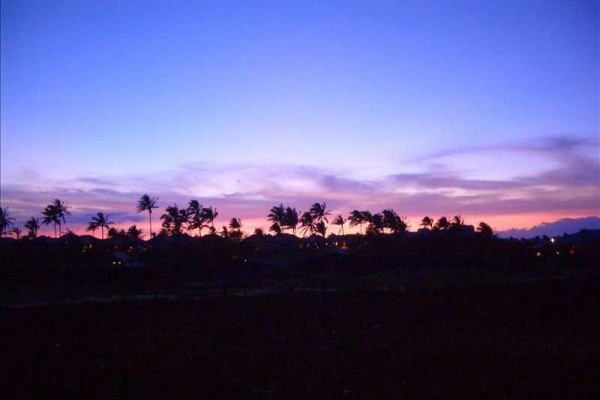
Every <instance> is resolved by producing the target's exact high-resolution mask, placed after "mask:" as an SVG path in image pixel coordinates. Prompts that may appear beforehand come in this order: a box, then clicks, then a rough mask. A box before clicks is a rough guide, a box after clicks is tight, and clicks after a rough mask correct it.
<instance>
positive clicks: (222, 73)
mask: <svg viewBox="0 0 600 400" xmlns="http://www.w3.org/2000/svg"><path fill="white" fill-rule="evenodd" d="M599 15H600V9H599V5H598V2H597V1H595V0H590V1H583V0H581V1H578V0H569V1H566V0H565V1H553V0H542V1H533V0H531V1H529V0H518V1H506V0H504V1H493V0H491V1H485V2H482V1H373V0H370V1H349V0H346V1H302V0H299V1H293V2H292V1H290V2H288V1H252V2H247V1H217V2H214V1H210V2H209V1H194V2H179V1H173V2H164V1H159V2H153V1H139V2H136V1H128V2H123V1H102V2H100V1H89V2H88V1H85V2H84V1H52V2H40V1H20V0H7V1H2V3H1V28H0V29H1V64H0V67H1V86H0V95H1V98H0V106H1V120H0V127H1V137H0V140H1V141H0V144H1V147H0V156H1V159H0V167H1V170H0V171H1V174H0V183H1V185H0V188H1V203H2V207H9V210H10V213H11V215H12V216H13V217H15V218H16V219H17V223H18V224H22V223H24V221H25V219H27V218H29V217H31V216H39V214H40V212H41V210H42V209H43V208H44V207H45V205H46V204H48V203H50V201H51V200H52V199H54V198H57V197H58V198H60V199H61V200H63V201H66V202H67V203H68V204H69V205H70V206H71V207H72V209H71V212H72V216H71V217H70V218H69V220H68V223H67V227H68V228H70V229H73V230H74V231H76V232H78V233H82V231H83V227H84V226H85V224H86V222H87V221H89V219H90V217H91V216H92V215H93V214H95V213H96V212H104V213H108V214H110V215H111V219H112V220H114V221H116V222H118V223H119V224H120V225H123V226H126V225H129V224H131V223H138V224H140V226H142V227H144V228H146V225H145V224H146V216H145V215H141V214H136V212H135V205H136V203H137V199H139V197H140V196H141V195H142V194H144V193H148V194H149V195H151V196H158V197H159V202H158V205H159V206H160V207H161V210H162V209H164V207H166V206H168V205H173V204H178V205H180V206H185V205H186V204H187V202H188V201H189V200H190V199H191V198H195V199H198V200H199V201H200V203H201V204H203V205H205V206H208V205H212V206H213V207H216V208H217V209H218V210H219V213H220V214H219V217H218V219H217V221H216V222H217V224H219V225H220V224H225V223H226V222H227V221H228V219H230V218H231V217H234V216H235V217H240V218H241V219H242V223H243V224H244V227H245V229H246V230H252V229H253V228H255V227H263V228H267V227H268V222H267V221H266V215H267V213H268V211H269V209H270V208H271V207H272V206H273V205H275V204H279V203H283V204H284V205H289V206H293V207H296V208H297V209H299V210H307V209H308V208H309V207H310V205H311V204H312V203H314V202H326V203H327V206H328V208H331V209H333V213H334V214H338V213H340V214H342V215H347V214H348V213H349V212H350V211H351V210H353V209H360V210H364V209H369V210H371V211H380V210H382V209H384V208H392V209H394V210H396V211H397V212H398V213H399V214H400V215H403V216H407V217H408V218H409V220H410V221H411V227H412V229H413V230H415V229H417V228H418V225H419V222H420V220H421V218H422V217H423V216H425V215H430V216H432V217H434V218H437V217H439V216H441V215H449V216H453V215H455V214H461V215H462V216H463V217H464V218H465V219H466V221H467V223H471V224H475V225H476V224H477V223H479V221H482V220H483V221H486V222H488V223H489V224H490V225H492V227H494V228H495V229H496V230H507V229H511V228H514V229H528V228H531V227H532V226H536V225H540V224H543V223H545V222H552V221H556V220H559V219H564V218H570V219H573V218H575V219H577V218H584V217H589V216H599V215H600V172H599V171H600V133H599V123H600V121H599V110H600V101H599V97H600V96H599V90H600V80H599V70H600V62H599V60H600V55H599V54H600V39H599V38H600V22H599V18H600V17H599ZM161 210H159V212H160V211H161ZM155 218H156V219H155V226H157V225H158V219H157V218H158V216H156V217H155ZM331 229H334V230H335V231H337V228H333V227H331V228H330V232H332V231H331ZM48 232H49V230H48ZM146 233H147V232H146Z"/></svg>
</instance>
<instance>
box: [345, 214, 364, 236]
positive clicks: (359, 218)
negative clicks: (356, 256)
mask: <svg viewBox="0 0 600 400" xmlns="http://www.w3.org/2000/svg"><path fill="white" fill-rule="evenodd" d="M348 221H350V227H353V226H356V225H359V226H360V234H361V235H362V233H363V231H362V224H363V223H364V222H365V216H364V214H363V213H362V212H360V211H358V210H353V211H352V212H351V213H350V216H349V217H348Z"/></svg>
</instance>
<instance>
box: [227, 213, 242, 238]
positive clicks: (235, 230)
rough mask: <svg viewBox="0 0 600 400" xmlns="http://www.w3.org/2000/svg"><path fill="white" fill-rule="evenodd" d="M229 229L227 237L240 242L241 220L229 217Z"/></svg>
mask: <svg viewBox="0 0 600 400" xmlns="http://www.w3.org/2000/svg"><path fill="white" fill-rule="evenodd" d="M229 229H230V231H229V238H230V239H231V240H233V241H234V242H240V241H241V240H242V237H243V232H242V220H241V219H240V218H231V221H229Z"/></svg>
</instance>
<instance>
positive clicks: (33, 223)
mask: <svg viewBox="0 0 600 400" xmlns="http://www.w3.org/2000/svg"><path fill="white" fill-rule="evenodd" d="M25 228H26V229H27V230H28V234H27V236H29V237H30V238H36V237H37V234H38V230H39V229H40V220H39V219H38V218H36V217H31V218H29V219H28V220H27V221H26V222H25Z"/></svg>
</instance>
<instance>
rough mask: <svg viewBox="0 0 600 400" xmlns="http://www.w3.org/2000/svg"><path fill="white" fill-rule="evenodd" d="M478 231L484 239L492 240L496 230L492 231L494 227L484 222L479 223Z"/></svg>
mask: <svg viewBox="0 0 600 400" xmlns="http://www.w3.org/2000/svg"><path fill="white" fill-rule="evenodd" d="M477 231H478V232H479V234H480V235H481V236H482V237H486V238H491V237H492V236H494V230H493V229H492V227H491V226H489V225H488V224H486V223H485V222H483V221H482V222H480V223H479V226H478V227H477Z"/></svg>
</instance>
